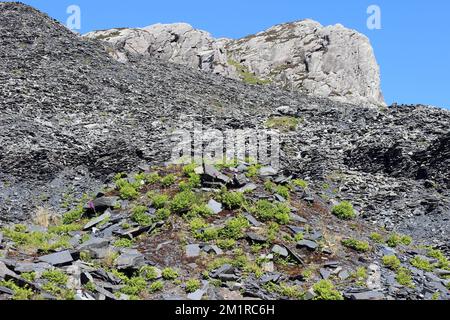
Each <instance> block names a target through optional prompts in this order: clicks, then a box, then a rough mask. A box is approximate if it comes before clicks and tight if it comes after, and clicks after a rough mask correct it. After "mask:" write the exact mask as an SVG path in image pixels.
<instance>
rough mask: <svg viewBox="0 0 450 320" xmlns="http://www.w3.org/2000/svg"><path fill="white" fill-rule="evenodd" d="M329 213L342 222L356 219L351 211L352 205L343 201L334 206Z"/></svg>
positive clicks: (352, 210) (353, 211)
mask: <svg viewBox="0 0 450 320" xmlns="http://www.w3.org/2000/svg"><path fill="white" fill-rule="evenodd" d="M331 213H333V214H334V215H335V216H336V217H338V218H339V219H343V220H351V219H353V218H355V217H356V213H355V209H353V205H352V204H351V203H350V202H348V201H343V202H341V203H340V204H338V205H336V206H334V207H333V209H332V210H331Z"/></svg>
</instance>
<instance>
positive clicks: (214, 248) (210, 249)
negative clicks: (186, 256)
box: [202, 245, 223, 255]
mask: <svg viewBox="0 0 450 320" xmlns="http://www.w3.org/2000/svg"><path fill="white" fill-rule="evenodd" d="M202 250H203V251H205V252H206V253H215V254H216V255H222V254H223V250H222V249H220V248H219V247H218V246H216V245H206V246H204V247H202Z"/></svg>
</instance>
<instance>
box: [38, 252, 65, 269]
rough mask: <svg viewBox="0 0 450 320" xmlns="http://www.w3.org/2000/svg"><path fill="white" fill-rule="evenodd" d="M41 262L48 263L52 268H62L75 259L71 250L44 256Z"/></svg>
mask: <svg viewBox="0 0 450 320" xmlns="http://www.w3.org/2000/svg"><path fill="white" fill-rule="evenodd" d="M39 261H42V262H47V263H48V264H51V265H52V266H60V265H64V264H67V263H70V262H72V261H73V258H72V255H71V254H70V252H69V250H66V251H61V252H56V253H52V254H48V255H46V256H42V257H40V258H39Z"/></svg>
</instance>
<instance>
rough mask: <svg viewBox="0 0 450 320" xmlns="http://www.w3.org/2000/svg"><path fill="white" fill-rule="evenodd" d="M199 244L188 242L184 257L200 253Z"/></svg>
mask: <svg viewBox="0 0 450 320" xmlns="http://www.w3.org/2000/svg"><path fill="white" fill-rule="evenodd" d="M200 251H201V248H200V245H198V244H189V245H187V246H186V257H188V258H196V257H198V256H199V255H200Z"/></svg>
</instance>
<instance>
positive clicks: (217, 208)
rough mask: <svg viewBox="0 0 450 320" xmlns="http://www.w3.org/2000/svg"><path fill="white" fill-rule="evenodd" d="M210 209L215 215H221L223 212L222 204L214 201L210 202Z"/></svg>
mask: <svg viewBox="0 0 450 320" xmlns="http://www.w3.org/2000/svg"><path fill="white" fill-rule="evenodd" d="M208 207H209V208H210V209H211V210H212V211H213V212H214V214H219V213H221V212H222V211H223V206H222V204H221V203H219V202H217V201H216V200H214V199H211V200H209V202H208Z"/></svg>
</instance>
